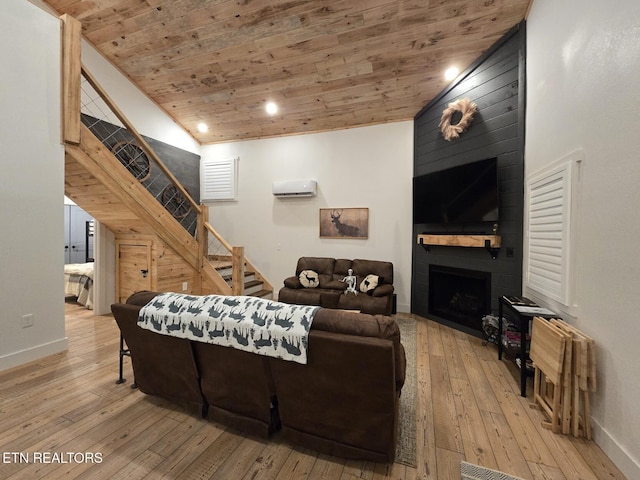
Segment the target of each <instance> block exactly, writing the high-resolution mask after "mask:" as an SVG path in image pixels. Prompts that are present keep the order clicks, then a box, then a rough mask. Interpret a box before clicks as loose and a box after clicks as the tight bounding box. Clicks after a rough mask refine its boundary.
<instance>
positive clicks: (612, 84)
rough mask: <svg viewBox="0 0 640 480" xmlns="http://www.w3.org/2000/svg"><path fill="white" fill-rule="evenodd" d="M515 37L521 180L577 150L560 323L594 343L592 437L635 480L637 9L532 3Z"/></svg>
mask: <svg viewBox="0 0 640 480" xmlns="http://www.w3.org/2000/svg"><path fill="white" fill-rule="evenodd" d="M614 6H615V8H613V7H614ZM527 37H528V38H527V78H528V81H527V124H526V138H527V143H526V149H525V165H526V175H527V176H530V175H531V174H532V173H534V172H536V171H537V170H539V169H541V168H542V167H544V166H545V165H549V164H550V163H552V162H553V161H555V160H557V159H560V158H562V157H564V156H565V155H567V154H568V153H570V152H572V151H575V150H578V149H582V150H583V152H584V157H585V159H584V162H583V163H584V165H583V168H582V170H583V172H582V178H581V183H582V186H581V188H582V193H581V205H580V218H579V225H578V232H579V235H578V247H577V249H578V251H577V252H576V259H577V263H576V265H577V303H578V308H577V317H576V318H575V319H570V320H571V321H572V322H573V323H574V324H575V325H576V326H577V327H578V328H579V329H581V330H583V331H584V332H586V333H587V334H589V335H591V336H592V337H593V338H594V339H595V341H596V344H597V346H598V356H599V357H598V382H599V384H598V386H597V388H598V391H597V393H596V394H595V395H594V396H593V397H592V398H593V400H592V402H593V403H592V416H593V421H594V423H595V427H596V429H595V439H596V441H597V443H598V444H599V445H600V446H601V447H602V448H603V450H604V451H605V452H606V453H607V454H608V455H609V456H610V457H611V458H612V459H613V460H614V462H616V463H617V465H618V466H619V467H620V468H621V470H622V471H623V472H624V473H625V475H626V476H627V478H629V479H631V478H640V415H638V413H637V412H638V399H640V382H639V381H638V367H640V360H638V340H639V339H640V322H639V321H638V318H637V317H638V312H639V311H640V294H639V291H640V260H639V258H640V257H639V255H638V245H637V244H638V238H640V208H638V206H639V205H640V188H639V186H638V181H639V180H640V158H639V153H638V152H640V135H639V132H640V110H639V108H638V107H639V106H640V88H639V86H640V83H639V81H638V80H639V79H640V41H639V39H640V3H639V2H638V1H637V0H621V1H619V2H615V5H612V4H608V3H606V2H583V1H580V0H565V1H562V2H557V1H553V0H535V2H534V4H533V7H532V9H531V12H530V15H529V18H528V22H527Z"/></svg>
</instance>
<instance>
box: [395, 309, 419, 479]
mask: <svg viewBox="0 0 640 480" xmlns="http://www.w3.org/2000/svg"><path fill="white" fill-rule="evenodd" d="M395 321H396V323H397V324H398V327H399V328H400V342H401V343H402V345H403V346H404V351H405V355H406V356H407V371H406V377H405V382H404V386H403V387H402V394H401V395H400V407H399V411H398V444H397V446H396V456H395V461H396V463H401V464H403V465H408V466H410V467H415V466H416V390H417V383H416V382H417V380H416V321H415V320H414V319H412V318H405V317H402V316H400V315H396V316H395Z"/></svg>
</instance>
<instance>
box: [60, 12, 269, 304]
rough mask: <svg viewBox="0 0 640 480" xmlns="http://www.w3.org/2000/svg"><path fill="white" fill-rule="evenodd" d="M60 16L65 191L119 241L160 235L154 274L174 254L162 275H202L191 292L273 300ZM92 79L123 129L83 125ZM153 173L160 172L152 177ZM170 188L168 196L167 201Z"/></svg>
mask: <svg viewBox="0 0 640 480" xmlns="http://www.w3.org/2000/svg"><path fill="white" fill-rule="evenodd" d="M62 20H63V40H64V41H63V47H64V48H63V86H64V95H63V112H64V129H63V130H64V131H63V135H64V141H65V195H67V196H68V197H69V198H71V199H72V200H74V201H75V202H76V203H77V204H78V205H79V206H80V207H81V208H83V209H84V210H85V211H87V212H88V213H89V214H91V215H92V216H93V217H94V218H95V219H96V220H98V221H99V222H101V223H102V224H104V225H105V226H106V227H107V228H109V230H111V231H112V232H113V233H114V235H115V236H116V242H118V238H127V239H130V238H133V239H136V240H140V241H148V240H145V239H148V238H157V239H158V241H157V242H156V243H158V244H159V245H160V246H161V248H160V253H159V256H158V258H157V259H156V258H154V259H153V261H154V262H155V263H154V268H151V269H149V275H151V276H153V275H157V276H158V277H160V273H159V272H158V270H159V269H158V268H157V267H158V264H159V263H160V262H159V261H156V260H158V259H160V258H162V259H166V258H171V262H174V263H172V265H171V266H170V267H168V268H167V269H166V270H165V271H164V272H163V274H162V275H166V276H171V275H174V276H175V275H180V274H183V273H180V272H184V271H189V272H191V275H193V278H197V281H195V282H193V283H195V284H196V286H197V288H196V290H197V291H194V290H193V289H192V290H190V291H191V293H194V294H209V293H213V294H221V295H252V296H260V297H265V298H270V297H271V295H272V292H273V287H272V286H271V285H270V284H269V282H268V281H267V280H266V279H265V278H264V277H263V276H262V275H261V274H260V272H259V271H258V269H257V268H255V266H254V265H253V264H252V263H251V262H250V261H249V260H248V259H247V258H246V257H245V255H244V248H243V247H237V246H231V245H230V244H229V243H228V242H226V241H225V240H224V239H223V238H222V237H221V236H220V235H219V233H218V232H216V231H215V229H214V228H213V226H212V225H210V224H209V222H208V209H207V207H206V206H203V205H198V204H196V203H195V201H194V200H193V199H192V198H191V196H190V195H189V193H188V192H187V191H186V189H185V188H184V187H183V186H182V185H181V184H180V182H178V181H177V179H176V178H175V177H174V175H173V174H172V173H171V172H170V171H169V170H168V169H167V168H166V166H165V165H164V164H163V162H162V160H161V159H160V158H158V156H157V155H156V153H155V152H154V151H153V149H152V148H151V147H150V146H149V144H148V143H147V142H146V141H145V140H144V138H143V137H142V136H141V135H140V134H139V133H138V132H137V131H136V129H135V128H134V127H133V125H131V123H130V122H129V121H128V119H127V118H126V117H125V115H124V114H123V113H122V112H121V111H120V110H119V108H118V107H117V106H116V105H115V104H114V102H113V101H112V100H111V98H110V97H109V96H108V95H107V93H106V92H105V91H104V90H103V89H102V88H101V87H100V85H99V84H98V82H97V81H96V80H95V78H94V77H93V76H92V75H91V74H90V72H88V71H87V70H86V69H85V68H83V67H82V65H81V63H80V47H79V45H80V27H79V22H77V20H74V19H73V18H70V17H67V16H64V17H63V19H62ZM83 79H84V85H83ZM87 84H89V85H90V87H91V88H92V89H93V91H94V93H95V94H96V95H97V96H99V99H100V100H101V105H103V104H104V105H106V106H107V107H108V110H110V112H108V114H107V115H105V116H106V117H107V120H106V121H107V122H108V120H109V119H111V118H116V119H117V120H116V121H119V122H120V123H121V124H122V125H123V127H120V126H116V125H113V124H110V126H111V127H113V128H110V131H109V134H108V135H102V138H99V136H100V135H101V132H102V131H103V130H104V128H103V127H104V123H105V121H104V120H102V119H101V122H102V125H101V126H100V127H95V126H94V128H89V127H88V126H87V125H83V123H82V122H83V121H84V122H85V123H86V118H85V117H87V116H86V115H81V113H80V111H81V108H82V107H81V103H82V102H81V85H83V86H82V88H83V89H84V88H85V86H86V85H87ZM85 95H86V91H85ZM102 108H104V107H102ZM101 113H102V112H101ZM89 118H91V117H89ZM90 126H91V125H90ZM96 134H98V136H96ZM114 135H120V136H121V138H117V137H116V136H114ZM123 144H124V145H125V146H126V147H128V148H127V150H126V151H125V153H127V155H128V156H127V157H126V158H123V155H122V152H123V149H122V145H123ZM116 146H118V147H117V148H116ZM131 152H133V153H131ZM134 154H135V157H134V156H133V155H134ZM142 160H144V162H142ZM145 162H146V163H145ZM150 170H151V171H154V172H161V173H160V175H158V174H156V178H155V179H154V180H153V181H151V180H148V173H149V171H150ZM141 174H142V175H143V176H144V178H141ZM158 185H160V186H161V187H163V188H161V189H160V188H159V187H158ZM154 190H155V191H154ZM160 190H161V192H162V193H161V194H160V193H159V191H160ZM167 191H168V192H170V195H167V196H166V198H165V193H166V192H167ZM169 207H170V208H169ZM168 208H169V209H168ZM185 219H186V220H187V223H184V220H185ZM181 222H182V223H181ZM165 247H166V248H168V249H170V250H171V253H170V254H169V253H168V252H165V251H164V250H162V249H164V248H165ZM163 252H164V253H163ZM141 271H142V270H141ZM167 272H168V273H167ZM176 272H178V273H176ZM134 273H136V272H134ZM144 275H145V277H146V275H147V273H146V270H145V273H144ZM176 282H178V280H176ZM159 284H160V283H159V282H156V283H155V284H154V285H159Z"/></svg>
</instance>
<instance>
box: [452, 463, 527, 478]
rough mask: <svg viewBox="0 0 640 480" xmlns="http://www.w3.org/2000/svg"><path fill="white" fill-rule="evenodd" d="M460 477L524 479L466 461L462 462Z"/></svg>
mask: <svg viewBox="0 0 640 480" xmlns="http://www.w3.org/2000/svg"><path fill="white" fill-rule="evenodd" d="M460 478H461V479H462V480H522V479H521V478H518V477H513V476H511V475H507V474H506V473H502V472H498V471H497V470H491V469H489V468H484V467H480V466H479V465H474V464H473V463H468V462H464V461H463V462H460Z"/></svg>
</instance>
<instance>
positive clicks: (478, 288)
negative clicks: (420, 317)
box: [429, 265, 491, 331]
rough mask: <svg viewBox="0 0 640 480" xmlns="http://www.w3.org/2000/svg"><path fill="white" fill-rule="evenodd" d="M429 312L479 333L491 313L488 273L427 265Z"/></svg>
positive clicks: (489, 278) (489, 275) (489, 276)
mask: <svg viewBox="0 0 640 480" xmlns="http://www.w3.org/2000/svg"><path fill="white" fill-rule="evenodd" d="M429 313H430V314H433V315H436V316H438V317H440V318H443V319H445V320H449V321H451V322H454V323H457V324H460V325H463V326H465V327H468V328H472V329H474V330H478V331H481V330H482V317H483V316H484V315H486V314H488V313H491V273H489V272H480V271H477V270H466V269H462V268H453V267H443V266H440V265H429Z"/></svg>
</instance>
